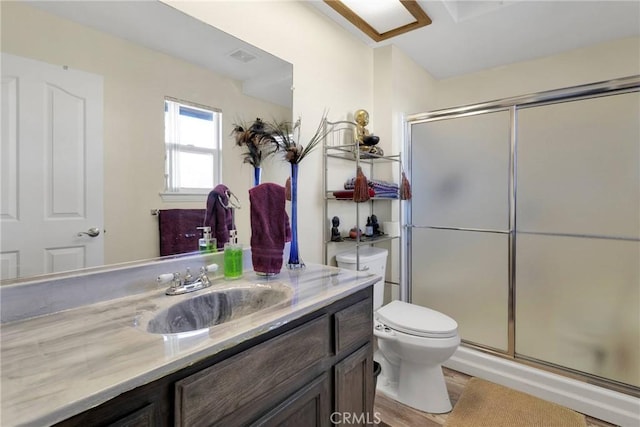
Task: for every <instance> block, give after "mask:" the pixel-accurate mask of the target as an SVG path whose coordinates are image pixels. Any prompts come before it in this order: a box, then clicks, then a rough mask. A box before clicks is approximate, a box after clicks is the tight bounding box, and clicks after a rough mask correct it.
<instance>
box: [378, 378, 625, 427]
mask: <svg viewBox="0 0 640 427" xmlns="http://www.w3.org/2000/svg"><path fill="white" fill-rule="evenodd" d="M443 371H444V377H445V380H446V382H447V390H448V391H449V397H450V398H451V404H452V405H453V406H455V405H456V402H457V401H458V398H459V397H460V395H461V394H462V391H463V390H464V388H465V386H466V384H467V381H469V379H470V378H471V377H470V376H469V375H465V374H463V373H460V372H456V371H452V370H450V369H447V368H443ZM374 411H375V412H377V413H378V416H379V418H380V420H381V421H382V422H381V423H380V424H379V425H380V426H382V427H438V426H443V425H444V423H445V421H446V420H447V416H448V414H428V413H426V412H422V411H418V410H417V409H413V408H411V407H409V406H406V405H403V404H402V403H398V402H396V401H395V400H393V399H390V398H389V397H387V396H385V395H384V394H383V393H381V392H378V391H376V400H375V406H374ZM586 419H587V427H614V425H613V424H609V423H606V422H604V421H601V420H597V419H595V418H591V417H586ZM514 427H517V426H514Z"/></svg>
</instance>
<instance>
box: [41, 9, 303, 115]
mask: <svg viewBox="0 0 640 427" xmlns="http://www.w3.org/2000/svg"><path fill="white" fill-rule="evenodd" d="M29 4H31V5H32V6H35V7H38V8H40V9H43V10H45V11H47V12H49V13H52V14H54V15H58V16H60V17H62V18H65V19H69V20H71V21H74V22H77V23H79V24H82V25H84V26H87V27H91V28H94V29H97V30H99V31H102V32H105V33H109V34H111V35H114V36H116V37H119V38H122V39H125V40H128V41H130V42H133V43H136V44H140V45H142V46H145V47H147V48H150V49H153V50H157V51H160V52H163V53H166V54H168V55H171V56H175V57H178V58H181V59H183V60H185V61H188V62H191V63H193V64H196V65H199V66H201V67H204V68H208V69H210V70H212V71H214V72H216V73H217V74H220V75H223V76H227V77H230V78H232V79H235V80H240V81H242V82H243V91H244V92H245V93H246V94H247V95H250V96H254V97H257V98H261V99H264V100H267V101H269V102H273V103H275V104H278V105H282V106H285V107H288V108H291V106H292V92H291V86H292V84H293V66H292V64H290V63H288V62H285V61H284V60H282V59H280V58H278V57H276V56H274V55H271V54H270V53H268V52H265V51H263V50H261V49H258V48H257V47H255V46H253V45H250V44H248V43H246V42H244V41H242V40H240V39H237V38H236V37H233V36H231V35H229V34H227V33H225V32H223V31H221V30H219V29H217V28H215V27H212V26H210V25H208V24H205V23H204V22H202V21H199V20H197V19H195V18H193V17H191V16H189V15H186V14H184V13H182V12H180V11H178V10H176V9H174V8H172V7H170V6H168V5H166V4H165V3H162V2H159V1H156V0H129V1H112V0H104V1H100V0H97V1H51V0H45V1H29ZM238 51H240V52H241V53H243V54H244V53H246V54H249V55H251V56H253V57H254V59H253V60H251V61H249V62H246V63H245V62H242V61H239V60H237V59H234V57H233V54H234V53H237V52H238ZM240 56H243V55H240Z"/></svg>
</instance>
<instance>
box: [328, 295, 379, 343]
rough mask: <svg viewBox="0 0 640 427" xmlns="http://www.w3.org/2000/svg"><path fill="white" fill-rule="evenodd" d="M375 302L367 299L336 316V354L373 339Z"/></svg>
mask: <svg viewBox="0 0 640 427" xmlns="http://www.w3.org/2000/svg"><path fill="white" fill-rule="evenodd" d="M372 334H373V300H372V299H371V298H367V299H365V300H363V301H360V302H358V303H355V304H354V305H352V306H350V307H347V308H345V309H344V310H340V311H339V312H337V313H336V314H335V340H336V342H335V346H336V354H339V353H340V352H341V351H343V350H346V349H347V348H349V347H351V346H353V345H355V344H357V343H363V342H365V341H368V340H370V339H371V335H372Z"/></svg>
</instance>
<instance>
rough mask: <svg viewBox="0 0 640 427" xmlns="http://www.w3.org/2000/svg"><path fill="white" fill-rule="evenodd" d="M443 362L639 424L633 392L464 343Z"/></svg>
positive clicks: (634, 425)
mask: <svg viewBox="0 0 640 427" xmlns="http://www.w3.org/2000/svg"><path fill="white" fill-rule="evenodd" d="M444 366H446V367H447V368H450V369H453V370H454V371H459V372H463V373H465V374H467V375H471V376H474V377H479V378H483V379H485V380H487V381H492V382H494V383H497V384H501V385H504V386H506V387H510V388H512V389H514V390H518V391H522V392H524V393H529V394H531V395H533V396H536V397H539V398H541V399H545V400H548V401H551V402H554V403H557V404H559V405H562V406H566V407H567V408H571V409H573V410H574V411H577V412H581V413H583V414H586V415H589V416H591V417H594V418H597V419H600V420H603V421H606V422H608V423H612V424H616V425H618V426H621V427H627V426H629V427H638V425H640V399H638V398H635V397H633V396H629V395H626V394H623V393H619V392H616V391H612V390H608V389H606V388H603V387H598V386H595V385H592V384H587V383H584V382H581V381H577V380H574V379H571V378H567V377H563V376H561V375H557V374H554V373H551V372H547V371H543V370H541V369H536V368H533V367H531V366H527V365H524V364H521V363H517V362H514V361H511V360H507V359H503V358H501V357H497V356H494V355H491V354H487V353H484V352H482V351H479V350H475V349H471V348H466V347H463V346H460V347H459V348H458V350H456V352H455V353H454V355H453V356H452V357H451V358H450V359H449V360H448V361H447V362H446V363H444Z"/></svg>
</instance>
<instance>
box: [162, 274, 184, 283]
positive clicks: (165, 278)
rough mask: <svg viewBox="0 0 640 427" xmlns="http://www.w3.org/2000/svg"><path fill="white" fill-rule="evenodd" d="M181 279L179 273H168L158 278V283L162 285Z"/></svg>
mask: <svg viewBox="0 0 640 427" xmlns="http://www.w3.org/2000/svg"><path fill="white" fill-rule="evenodd" d="M179 277H180V274H179V273H166V274H161V275H159V276H158V278H157V279H156V281H157V282H158V283H160V284H164V283H169V282H172V281H174V280H177V279H178V278H179Z"/></svg>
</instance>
